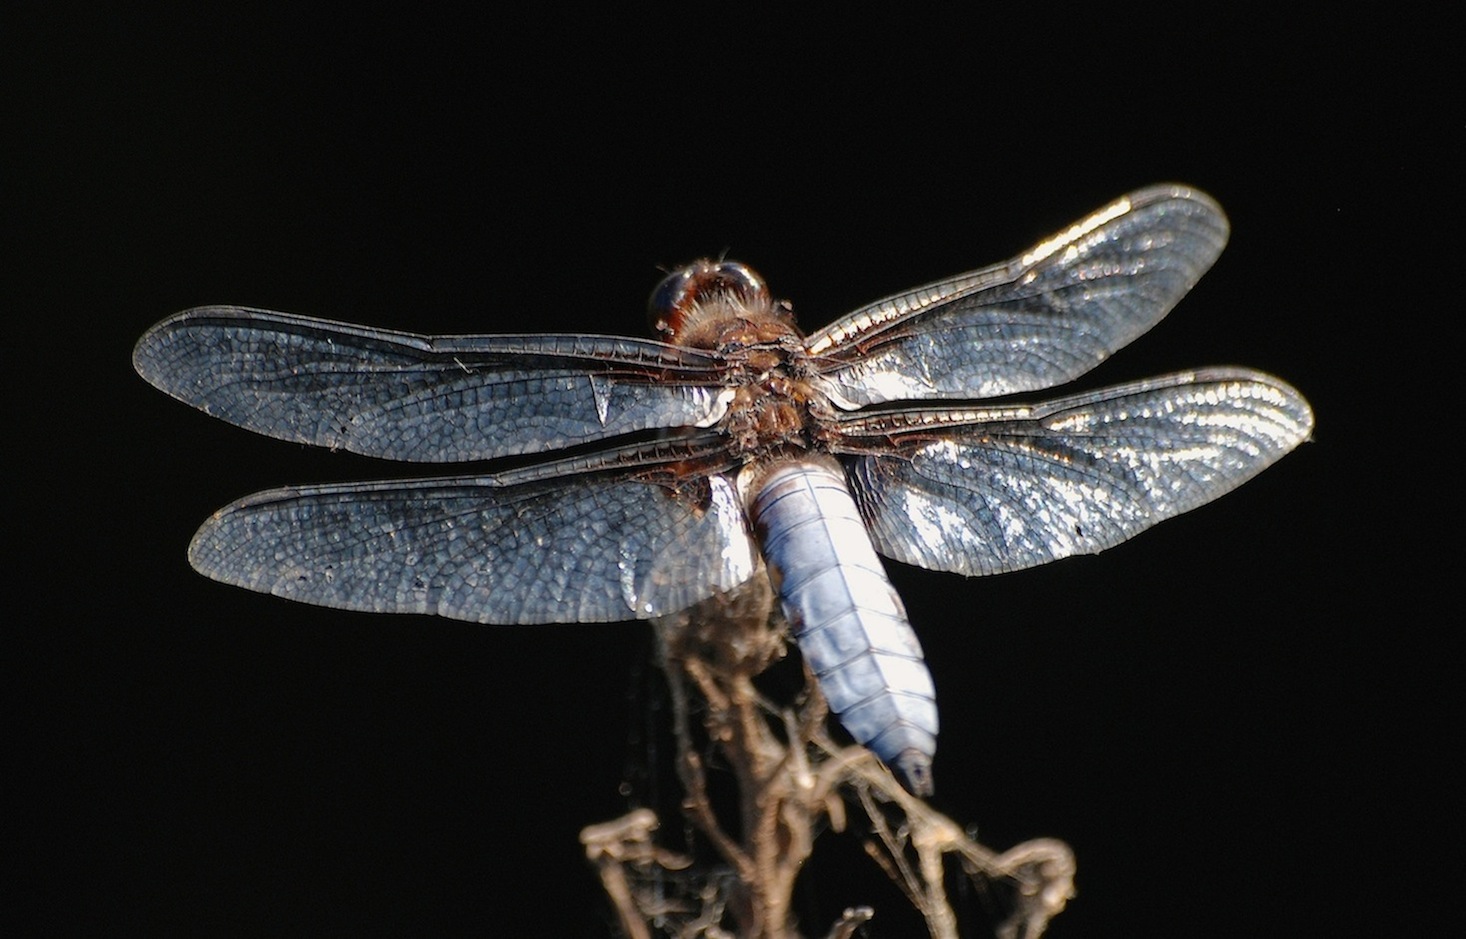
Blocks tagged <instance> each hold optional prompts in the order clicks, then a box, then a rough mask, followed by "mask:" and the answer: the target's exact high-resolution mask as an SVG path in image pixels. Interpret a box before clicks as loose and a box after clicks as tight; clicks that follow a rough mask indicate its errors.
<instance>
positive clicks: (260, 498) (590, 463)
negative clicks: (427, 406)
mask: <svg viewBox="0 0 1466 939" xmlns="http://www.w3.org/2000/svg"><path fill="white" fill-rule="evenodd" d="M662 449H663V448H662V445H660V444H657V445H648V447H646V448H642V449H641V450H639V451H638V450H636V449H634V448H626V449H623V450H620V451H610V452H608V453H607V454H605V455H598V456H596V457H594V458H589V459H587V460H577V461H566V462H564V463H561V464H554V463H551V464H543V465H540V466H535V467H529V468H527V469H526V470H523V471H511V472H508V473H502V474H498V475H490V476H464V477H457V478H445V479H421V480H408V481H386V482H368V483H348V484H343V485H333V486H316V487H305V488H290V489H275V490H271V491H268V492H261V493H257V494H255V495H252V496H248V497H246V498H244V499H241V500H239V501H237V502H235V503H233V504H232V505H229V506H227V507H225V508H224V509H221V510H220V511H219V512H217V513H216V514H215V515H214V516H213V517H212V518H210V519H209V520H208V521H207V522H205V523H204V525H203V527H202V528H200V529H199V532H198V534H197V535H196V536H195V537H194V540H193V543H192V545H190V547H189V560H190V562H191V563H192V564H193V566H194V567H195V568H196V569H197V570H199V571H200V572H201V573H203V574H206V575H208V576H209V577H212V578H214V579H215V580H220V581H224V582H225V583H230V584H234V585H236V586H240V587H246V588H248V589H250V590H257V591H260V592H263V593H271V594H274V595H275V596H279V597H285V598H287V599H290V600H297V601H302V602H305V603H314V604H318V605H321V606H329V607H336V608H340V609H349V610H365V611H372V612H391V613H432V614H437V615H440V616H446V617H450V618H453V619H463V620H470V621H474V622H480V623H500V624H527V623H553V622H561V623H563V622H611V621H616V620H625V619H645V618H647V617H651V616H660V615H663V614H666V613H671V612H675V611H677V610H680V609H683V608H685V607H687V606H689V605H691V604H693V603H695V602H697V601H699V600H703V599H706V598H707V597H710V596H712V595H713V594H714V593H716V592H719V591H723V590H727V589H730V588H732V587H734V586H737V585H738V584H741V583H743V582H744V581H745V580H747V579H748V578H749V577H751V576H752V575H753V573H754V571H755V570H756V569H757V567H758V563H759V562H758V560H757V554H756V552H755V549H754V547H753V543H752V541H751V540H750V538H749V535H748V531H747V528H746V525H745V523H744V520H743V511H742V508H741V503H740V502H739V499H738V495H737V493H736V492H735V491H734V487H733V484H732V483H731V482H730V481H729V480H728V479H727V478H726V477H723V476H720V475H713V476H711V477H709V478H708V479H707V480H706V483H705V484H703V485H702V486H701V487H700V488H699V489H698V490H697V491H696V492H687V491H679V490H677V489H675V488H673V487H672V486H671V485H669V484H668V483H669V482H670V481H672V480H673V479H674V477H672V476H669V475H666V474H661V475H660V476H659V475H657V474H656V473H651V472H648V471H647V469H646V464H647V463H648V462H649V461H654V460H662V459H664V456H665V454H664V453H662V452H659V451H661V450H662ZM617 464H625V465H626V466H625V467H624V468H620V469H616V468H614V467H615V466H616V465H617ZM603 467H612V468H611V469H609V470H605V469H601V468H603ZM638 467H639V468H638ZM588 469H589V470H590V471H587V470H588Z"/></svg>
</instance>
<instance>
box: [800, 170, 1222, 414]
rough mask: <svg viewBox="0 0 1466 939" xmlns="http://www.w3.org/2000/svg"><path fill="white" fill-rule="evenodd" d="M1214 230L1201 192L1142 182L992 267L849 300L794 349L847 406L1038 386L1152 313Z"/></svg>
mask: <svg viewBox="0 0 1466 939" xmlns="http://www.w3.org/2000/svg"><path fill="white" fill-rule="evenodd" d="M1226 241H1227V220H1226V217H1225V216H1224V215H1223V214H1222V210H1221V209H1220V208H1219V207H1218V206H1217V204H1216V203H1215V202H1213V201H1212V200H1211V199H1210V198H1209V197H1208V196H1206V195H1204V194H1203V193H1200V192H1197V191H1196V190H1194V189H1188V188H1186V187H1184V186H1154V187H1151V188H1148V189H1142V190H1139V191H1137V192H1133V193H1131V194H1130V195H1128V196H1125V197H1123V198H1121V199H1119V200H1117V201H1115V202H1113V203H1111V204H1110V205H1108V206H1106V207H1104V208H1103V209H1100V210H1099V211H1098V212H1095V213H1094V214H1093V215H1091V216H1089V217H1088V218H1086V219H1084V220H1083V221H1081V222H1078V223H1076V224H1075V225H1074V226H1072V227H1071V228H1069V229H1068V230H1067V231H1064V232H1062V233H1060V234H1058V235H1055V236H1054V237H1053V238H1051V239H1049V240H1048V241H1045V242H1042V243H1041V244H1038V245H1035V246H1034V247H1033V248H1031V249H1030V250H1028V251H1027V252H1025V253H1023V254H1022V255H1019V256H1018V257H1016V258H1014V259H1013V260H1011V261H1008V262H1007V263H1005V264H999V265H996V266H994V267H989V268H985V269H983V270H979V271H973V272H972V273H969V274H964V275H962V276H960V277H954V278H952V279H950V280H945V281H940V282H938V283H934V284H929V285H927V286H925V287H919V288H917V289H915V290H911V291H908V292H906V293H902V294H898V295H896V296H894V297H889V298H887V299H885V300H882V301H880V302H878V303H874V304H871V305H870V306H867V307H864V308H862V309H859V310H856V311H855V312H853V313H851V314H850V315H848V316H846V317H844V318H842V319H840V320H837V321H836V322H834V323H831V324H830V325H829V326H826V327H825V328H824V329H821V330H819V331H818V332H816V333H814V334H813V335H811V336H809V338H808V339H807V340H806V343H805V346H806V348H807V349H808V350H809V351H810V353H811V354H813V355H815V356H818V357H821V358H822V359H823V362H822V363H821V366H820V367H821V370H822V371H823V375H822V378H821V382H822V387H824V388H825V390H826V391H827V392H828V393H829V394H830V395H831V397H832V398H833V399H834V400H835V401H836V402H837V403H838V404H840V405H841V406H843V407H846V408H852V409H853V408H858V407H863V406H865V405H868V404H876V403H879V402H882V401H896V400H923V399H926V400H931V399H956V398H968V399H972V398H988V397H993V396H996V395H1003V394H1010V393H1012V392H1018V391H1032V390H1034V389H1038V388H1047V387H1050V386H1052V385H1057V384H1060V383H1062V382H1066V381H1069V380H1071V379H1073V378H1075V377H1077V376H1079V375H1081V374H1083V373H1084V372H1087V371H1089V370H1090V369H1091V368H1093V367H1094V366H1096V365H1098V364H1099V363H1100V362H1102V361H1104V360H1105V359H1106V358H1108V357H1109V356H1110V354H1111V353H1113V352H1114V351H1115V350H1117V349H1119V348H1121V347H1122V346H1124V345H1126V344H1127V343H1129V342H1130V341H1131V340H1133V339H1135V338H1136V337H1137V336H1139V335H1141V334H1142V333H1144V332H1145V331H1146V330H1148V329H1150V328H1151V327H1152V326H1154V325H1155V324H1156V323H1157V322H1159V321H1160V320H1161V318H1162V317H1164V316H1165V315H1166V313H1167V312H1169V311H1170V309H1171V307H1173V306H1175V304H1176V302H1177V301H1178V300H1180V299H1181V297H1182V296H1184V295H1185V294H1186V292H1187V291H1188V290H1190V289H1191V287H1192V285H1194V284H1195V283H1196V281H1197V280H1198V279H1199V278H1200V277H1201V275H1202V274H1204V273H1206V271H1207V269H1208V268H1210V267H1211V265H1212V262H1213V261H1215V260H1216V258H1217V255H1218V254H1220V253H1221V251H1222V248H1223V246H1224V245H1225V244H1226Z"/></svg>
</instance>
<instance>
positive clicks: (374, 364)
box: [133, 306, 726, 462]
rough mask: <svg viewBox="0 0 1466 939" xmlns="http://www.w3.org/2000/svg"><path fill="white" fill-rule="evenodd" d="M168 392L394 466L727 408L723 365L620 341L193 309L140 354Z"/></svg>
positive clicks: (165, 325)
mask: <svg viewBox="0 0 1466 939" xmlns="http://www.w3.org/2000/svg"><path fill="white" fill-rule="evenodd" d="M133 363H134V365H135V366H136V367H137V370H138V372H139V373H140V374H141V375H142V376H143V377H144V378H146V379H147V380H148V381H149V382H151V383H152V384H153V385H154V386H156V387H157V388H159V389H160V390H162V391H164V392H167V393H168V394H170V395H172V396H173V397H175V398H178V399H179V400H181V401H184V402H186V403H188V404H191V405H193V406H194V407H197V408H200V409H201V410H203V411H205V412H207V413H209V414H212V415H214V416H215V417H219V418H222V419H224V420H226V421H229V422H230V423H232V424H237V425H239V426H240V427H245V428H247V429H249V430H253V431H257V432H259V433H262V434H266V435H268V436H271V437H278V438H280V439H283V440H291V441H296V442H299V443H308V444H316V445H319V446H326V447H333V448H341V449H344V450H349V451H352V452H354V453H362V454H366V455H368V456H375V457H382V458H385V459H390V460H408V461H413V462H458V461H464V460H482V459H490V458H493V457H500V456H508V455H512V454H521V453H537V452H541V451H545V450H550V449H558V448H562V447H568V446H573V445H576V444H581V443H587V442H590V441H595V440H601V439H604V438H608V437H614V436H617V435H620V434H626V433H632V432H635V431H641V430H647V429H651V428H663V427H677V426H686V425H698V426H707V425H709V424H711V423H712V422H714V421H716V420H717V418H718V417H720V416H721V415H722V413H723V410H724V408H725V406H726V405H725V404H724V402H723V400H722V399H721V398H720V397H719V396H718V390H719V389H718V388H716V387H713V386H715V385H716V381H717V379H716V376H717V375H720V374H721V371H720V370H719V368H718V366H719V362H718V360H717V359H716V358H714V357H712V356H710V355H705V354H702V353H699V352H696V351H693V350H688V349H681V348H678V347H675V346H669V345H666V344H664V343H660V342H654V341H651V340H641V339H626V338H620V337H612V336H554V335H541V336H438V337H433V336H418V335H414V334H412V333H404V332H395V331H391V330H382V329H371V328H368V327H363V326H353V325H350V324H347V323H335V322H331V321H329V320H319V319H313V318H310V317H304V316H293V315H290V314H286V313H274V312H270V311H267V310H251V309H245V308H242V307H230V306H214V307H200V308H197V309H193V310H186V311H184V312H182V313H179V314H177V315H175V316H172V317H169V318H168V319H166V320H164V321H163V322H161V323H159V324H158V325H157V326H154V327H153V328H152V329H151V330H149V331H148V332H147V333H146V334H145V335H144V336H143V337H142V339H141V340H139V341H138V344H137V348H136V349H135V350H134V352H133Z"/></svg>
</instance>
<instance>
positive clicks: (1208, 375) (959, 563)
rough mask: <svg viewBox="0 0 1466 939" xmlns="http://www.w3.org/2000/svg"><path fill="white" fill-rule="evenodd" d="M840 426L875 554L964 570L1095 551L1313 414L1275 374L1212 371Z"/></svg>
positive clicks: (1197, 499)
mask: <svg viewBox="0 0 1466 939" xmlns="http://www.w3.org/2000/svg"><path fill="white" fill-rule="evenodd" d="M841 425H842V430H843V431H844V433H845V438H844V442H843V444H842V448H843V449H845V450H846V451H847V452H848V453H850V454H851V455H849V456H846V457H845V458H844V459H845V463H846V468H847V471H848V473H849V476H850V478H851V481H852V484H853V485H852V489H853V491H854V493H855V497H856V503H857V504H858V505H859V506H860V510H861V514H862V515H863V516H864V518H865V520H866V523H867V525H868V527H869V529H870V532H871V537H872V540H873V541H874V542H875V545H876V549H877V550H878V551H880V552H881V553H882V554H884V555H886V556H887V557H891V558H895V559H896V560H898V561H904V562H906V563H908V564H916V565H919V566H921V567H926V568H931V569H933V570H942V571H953V572H955V573H959V574H967V575H976V574H992V573H997V572H1000V571H1010V570H1017V569H1019V568H1024V567H1032V566H1034V565H1037V564H1043V563H1045V562H1047V561H1052V560H1054V559H1056V558H1062V557H1067V556H1069V555H1071V554H1089V553H1093V552H1096V551H1102V550H1104V549H1105V548H1108V547H1110V546H1112V545H1116V544H1119V543H1120V542H1121V541H1124V540H1125V539H1127V538H1130V537H1132V536H1134V535H1136V534H1138V533H1139V532H1141V531H1143V530H1145V529H1146V528H1149V527H1150V526H1152V525H1154V524H1155V523H1156V522H1159V521H1162V520H1164V519H1167V518H1170V517H1171V516H1173V515H1179V514H1180V513H1182V512H1185V511H1187V510H1189V509H1193V508H1195V507H1196V506H1198V505H1201V504H1202V503H1204V502H1209V501H1211V500H1212V499H1215V498H1217V497H1218V496H1220V495H1222V494H1223V493H1226V492H1228V491H1230V490H1232V489H1234V488H1236V487H1237V486H1239V485H1241V484H1242V483H1244V482H1246V481H1247V480H1248V479H1251V478H1252V477H1253V476H1255V475H1256V474H1257V473H1259V472H1261V471H1262V470H1263V469H1264V468H1266V467H1267V466H1269V465H1270V464H1272V463H1273V462H1274V461H1276V460H1277V459H1279V458H1280V457H1282V456H1283V455H1284V454H1285V453H1287V452H1288V451H1289V450H1292V449H1293V448H1294V447H1295V446H1297V445H1298V444H1299V443H1300V442H1301V441H1303V440H1305V439H1307V437H1308V435H1309V433H1310V431H1311V430H1312V428H1313V414H1312V412H1311V411H1310V410H1309V407H1308V403H1307V402H1306V401H1304V400H1303V398H1302V397H1301V396H1300V395H1299V394H1298V392H1296V391H1294V390H1293V389H1292V388H1291V387H1289V386H1288V385H1287V384H1285V383H1284V382H1282V381H1280V380H1279V379H1277V378H1273V377H1272V376H1269V375H1264V374H1262V373H1260V372H1253V371H1248V370H1245V369H1210V370H1205V371H1198V372H1183V373H1178V374H1175V375H1168V376H1165V377H1162V378H1155V379H1150V380H1147V381H1142V382H1136V383H1134V384H1129V385H1121V386H1117V387H1114V388H1106V389H1103V390H1100V391H1095V392H1091V393H1088V394H1081V395H1076V396H1073V397H1068V398H1061V399H1058V400H1055V401H1051V402H1048V403H1046V404H1041V405H1036V406H1033V407H1023V406H1016V407H995V408H983V409H960V410H959V409H930V410H911V411H902V412H895V413H891V414H885V415H877V416H872V417H868V418H850V419H848V420H846V421H842V422H841ZM886 440H889V441H891V442H892V443H894V444H895V448H894V449H893V450H891V451H890V452H889V453H887V452H886V451H885V450H884V449H883V444H882V443H881V441H886ZM866 442H870V443H871V445H872V449H871V451H868V452H864V453H860V452H858V451H860V450H862V448H863V447H864V445H865V443H866Z"/></svg>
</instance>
